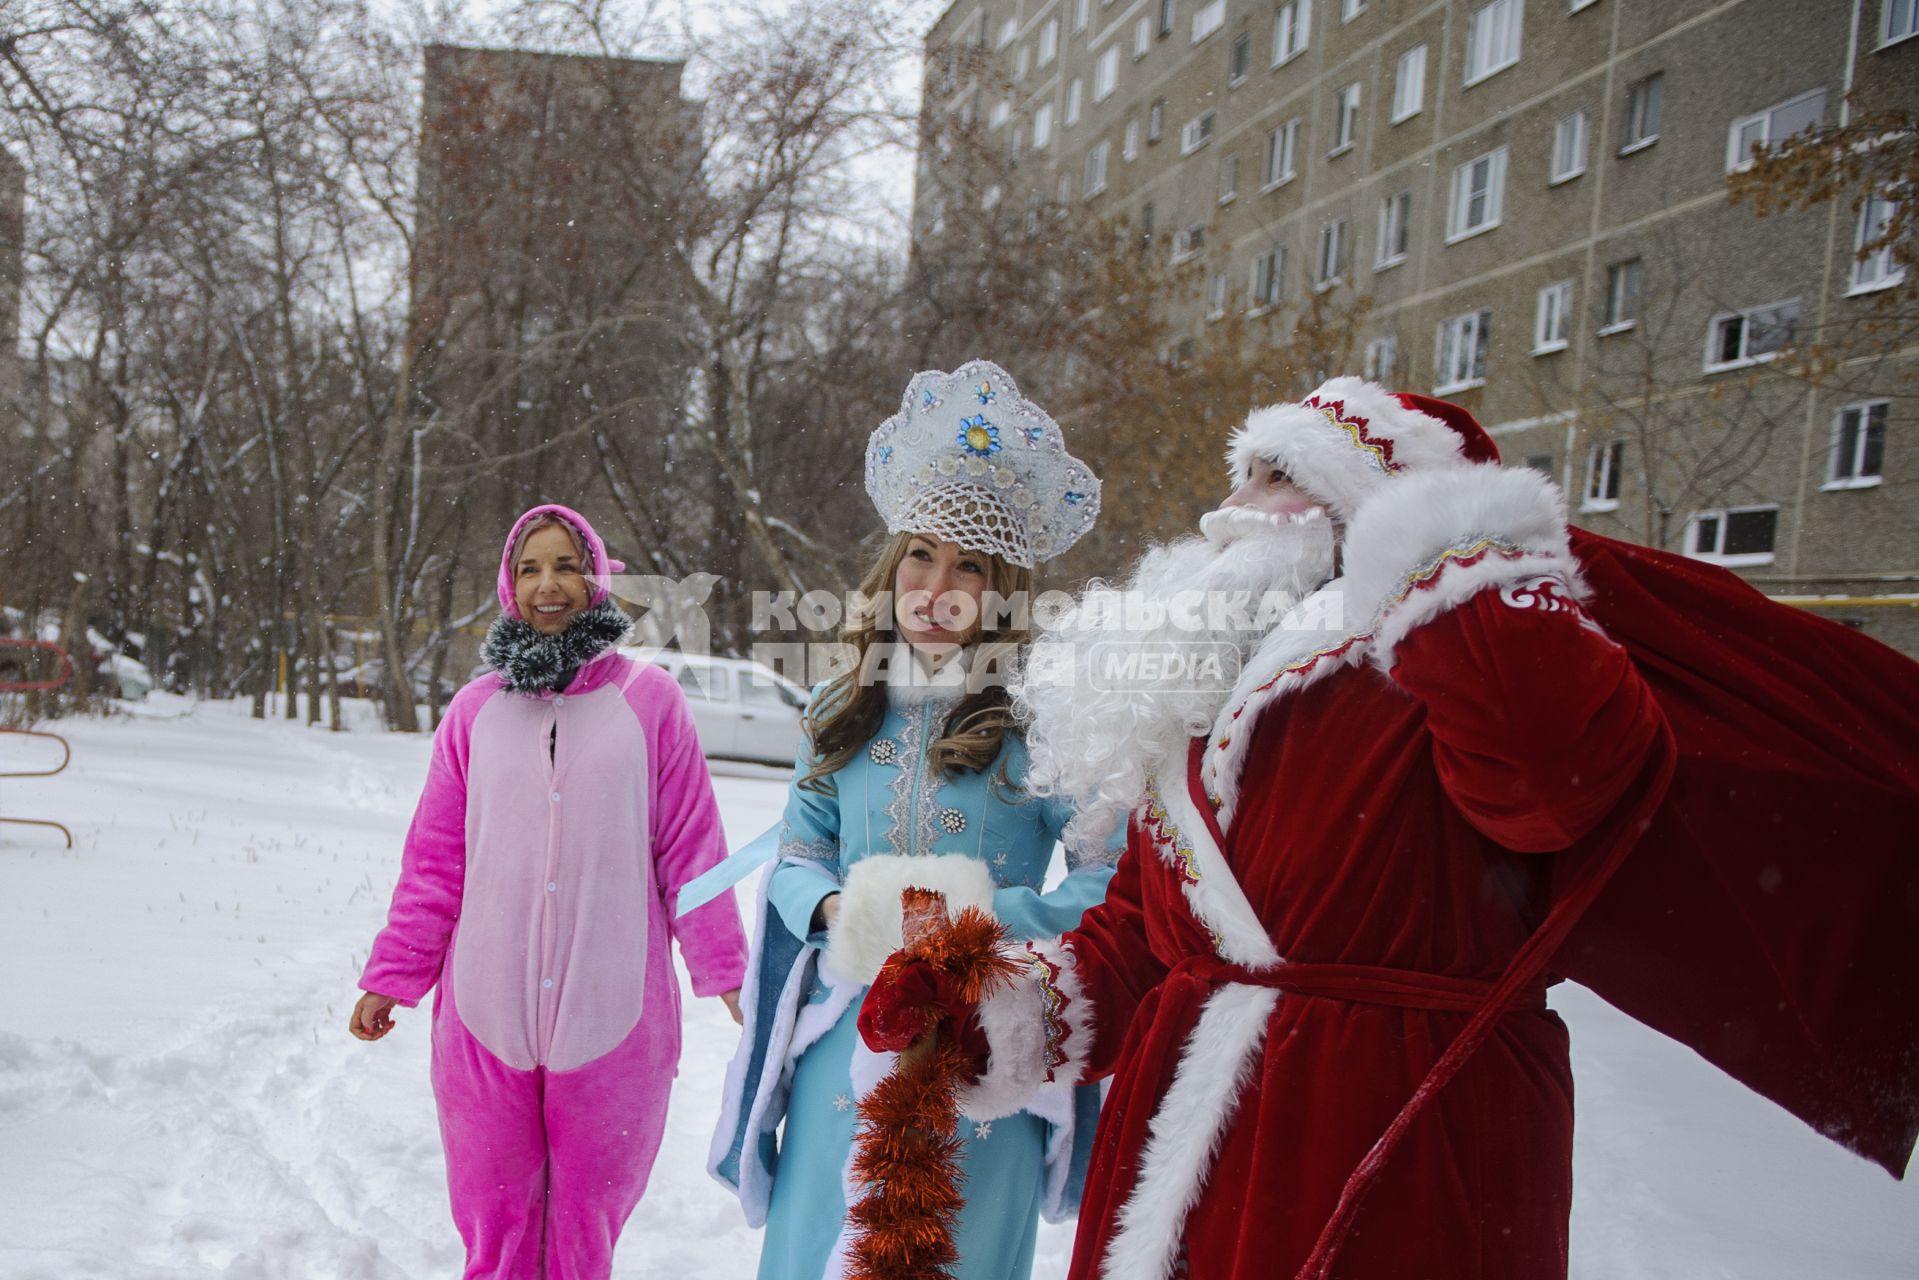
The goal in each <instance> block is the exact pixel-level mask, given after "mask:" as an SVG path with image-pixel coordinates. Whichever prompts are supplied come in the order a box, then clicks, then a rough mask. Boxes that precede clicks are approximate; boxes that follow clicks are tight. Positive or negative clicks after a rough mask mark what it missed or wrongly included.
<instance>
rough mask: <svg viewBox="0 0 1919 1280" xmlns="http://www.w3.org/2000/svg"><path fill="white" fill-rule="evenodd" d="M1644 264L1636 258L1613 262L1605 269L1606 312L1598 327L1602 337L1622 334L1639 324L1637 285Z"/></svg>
mask: <svg viewBox="0 0 1919 1280" xmlns="http://www.w3.org/2000/svg"><path fill="white" fill-rule="evenodd" d="M1643 274H1644V264H1643V263H1642V262H1641V261H1640V260H1639V259H1638V258H1631V259H1628V260H1627V261H1625V262H1615V263H1613V264H1612V265H1611V266H1609V267H1607V268H1606V311H1605V315H1604V317H1603V318H1602V322H1601V324H1600V326H1599V333H1600V336H1601V337H1604V336H1605V335H1606V334H1609V333H1623V332H1625V331H1626V330H1627V329H1630V328H1632V327H1633V326H1634V325H1635V324H1637V323H1639V285H1640V277H1641V276H1642V275H1643Z"/></svg>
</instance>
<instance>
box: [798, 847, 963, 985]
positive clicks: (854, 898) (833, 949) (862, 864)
mask: <svg viewBox="0 0 1919 1280" xmlns="http://www.w3.org/2000/svg"><path fill="white" fill-rule="evenodd" d="M906 889H931V890H934V891H935V892H938V893H943V894H945V895H946V910H947V913H948V914H949V915H958V914H959V913H960V911H961V910H962V909H963V908H966V907H978V908H979V909H980V910H982V911H984V912H986V914H988V915H991V914H993V873H992V872H991V871H990V870H988V869H987V866H986V864H985V863H983V862H981V861H979V859H977V858H970V857H968V856H966V855H965V854H963V853H942V854H936V855H933V856H930V857H919V858H909V857H904V856H902V855H900V854H893V853H885V854H879V855H876V856H874V857H871V858H862V859H860V860H859V861H858V862H856V863H854V864H853V866H852V869H851V870H849V871H848V872H847V873H846V877H845V880H844V882H843V883H842V884H841V886H840V912H839V917H838V918H837V919H835V920H834V921H833V928H832V930H831V932H830V933H829V934H828V935H827V940H826V958H827V962H828V963H830V964H831V965H832V966H833V970H834V972H835V973H838V974H840V975H841V976H842V977H844V978H846V979H847V980H848V981H851V982H853V983H854V984H856V985H858V986H862V987H864V986H870V985H872V982H873V979H874V978H876V977H878V976H879V972H880V966H881V965H883V964H885V963H886V957H888V956H890V955H892V954H893V953H894V952H895V951H898V950H899V949H900V929H901V925H902V921H903V913H902V911H901V909H900V893H901V892H902V891H903V890H906Z"/></svg>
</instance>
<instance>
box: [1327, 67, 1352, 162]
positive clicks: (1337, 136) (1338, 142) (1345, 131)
mask: <svg viewBox="0 0 1919 1280" xmlns="http://www.w3.org/2000/svg"><path fill="white" fill-rule="evenodd" d="M1358 132H1359V83H1358V82H1357V81H1355V82H1353V83H1352V84H1349V85H1347V86H1346V87H1345V88H1344V89H1341V90H1340V91H1339V96H1338V97H1337V98H1335V99H1334V100H1333V149H1332V150H1331V151H1328V152H1327V153H1326V154H1327V155H1329V156H1336V155H1339V154H1340V153H1341V152H1343V151H1350V150H1351V149H1352V145H1353V138H1354V136H1355V135H1357V134H1358Z"/></svg>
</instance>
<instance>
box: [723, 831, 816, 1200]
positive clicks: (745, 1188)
mask: <svg viewBox="0 0 1919 1280" xmlns="http://www.w3.org/2000/svg"><path fill="white" fill-rule="evenodd" d="M778 869H779V864H778V863H774V864H772V865H769V866H768V867H767V868H766V871H765V872H764V873H763V874H762V875H761V876H760V885H759V893H758V904H759V905H758V911H757V914H756V915H755V919H758V920H765V919H766V912H767V910H768V906H767V890H768V887H769V886H770V885H771V884H772V883H773V873H774V872H775V871H776V870H778ZM765 935H766V930H765V929H763V928H761V929H755V930H754V931H753V945H752V949H751V951H750V953H749V955H748V958H747V963H746V972H747V974H748V980H747V982H746V983H745V985H744V986H743V987H742V989H741V991H740V1020H741V1022H742V1023H743V1024H744V1030H743V1031H742V1032H741V1034H740V1043H739V1047H738V1048H737V1049H735V1050H734V1052H733V1060H732V1061H731V1062H729V1063H728V1064H727V1067H726V1089H725V1092H724V1093H723V1094H721V1097H722V1098H723V1099H724V1102H723V1103H722V1104H721V1109H720V1123H719V1125H718V1127H717V1128H715V1129H714V1131H713V1142H712V1146H711V1147H710V1148H709V1150H708V1152H707V1160H706V1171H707V1172H708V1173H709V1174H711V1175H713V1177H714V1179H715V1180H716V1181H719V1182H720V1183H721V1185H723V1186H725V1185H729V1184H727V1183H726V1181H725V1179H723V1178H721V1177H720V1174H719V1168H720V1162H721V1161H723V1160H725V1159H726V1157H727V1155H728V1154H729V1153H730V1152H731V1149H732V1139H733V1134H734V1131H735V1129H736V1128H737V1127H738V1123H739V1109H740V1107H741V1105H742V1104H744V1105H745V1107H746V1116H747V1149H746V1150H744V1151H742V1152H741V1153H740V1184H739V1186H738V1187H737V1188H734V1190H736V1191H738V1193H739V1197H740V1207H741V1208H742V1209H743V1210H744V1211H745V1212H746V1225H747V1226H749V1227H763V1226H765V1225H766V1213H767V1209H768V1207H769V1206H770V1205H771V1203H772V1198H773V1180H772V1179H771V1178H770V1177H768V1176H766V1171H765V1169H764V1167H763V1166H762V1165H761V1164H760V1163H759V1162H758V1161H757V1160H755V1159H753V1158H752V1151H751V1147H752V1143H753V1140H754V1138H755V1137H757V1135H759V1134H760V1133H761V1132H763V1131H764V1130H766V1129H768V1128H770V1127H772V1125H773V1124H777V1123H778V1121H777V1120H772V1121H771V1122H770V1123H769V1119H768V1118H769V1117H773V1116H778V1115H779V1114H780V1113H782V1112H783V1111H784V1110H785V1108H786V1095H787V1091H788V1088H789V1086H790V1085H791V1080H790V1078H789V1073H788V1072H787V1071H784V1070H781V1069H779V1068H777V1067H776V1066H775V1065H774V1064H776V1063H779V1062H782V1061H784V1060H785V1059H786V1056H787V1044H782V1043H780V1041H781V1038H782V1034H783V1033H785V1034H787V1035H790V1029H791V1028H792V1027H793V1024H794V1012H795V1011H796V1010H797V1009H799V1008H800V1002H801V1000H802V999H803V998H804V995H805V991H806V984H807V981H808V977H809V975H810V973H811V972H812V966H811V965H809V964H807V963H806V960H805V957H804V953H802V957H801V959H800V961H799V962H798V963H797V964H795V965H794V966H793V968H792V969H791V971H789V972H788V973H787V975H786V981H785V983H784V984H782V986H781V988H780V994H779V1005H778V1010H777V1013H776V1015H775V1017H774V1019H773V1024H772V1029H771V1030H770V1032H769V1033H768V1041H769V1043H768V1044H767V1046H766V1058H765V1062H764V1064H763V1065H762V1066H761V1068H760V1083H759V1088H758V1089H757V1090H755V1091H754V1096H753V1097H751V1098H742V1097H741V1094H742V1092H743V1091H744V1083H745V1078H746V1071H747V1068H748V1067H749V1066H750V1065H751V1059H752V1056H753V1041H752V1029H753V1028H754V1027H755V1026H757V1025H759V986H760V984H759V983H758V982H757V981H755V980H754V979H755V978H756V977H757V975H758V974H759V971H760V942H761V939H762V938H764V937H765ZM788 1043H790V1041H788Z"/></svg>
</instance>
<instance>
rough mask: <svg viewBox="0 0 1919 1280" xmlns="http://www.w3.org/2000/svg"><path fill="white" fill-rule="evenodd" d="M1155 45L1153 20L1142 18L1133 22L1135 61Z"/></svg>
mask: <svg viewBox="0 0 1919 1280" xmlns="http://www.w3.org/2000/svg"><path fill="white" fill-rule="evenodd" d="M1152 47H1153V20H1152V19H1151V18H1141V19H1140V20H1139V21H1138V22H1136V23H1134V24H1133V61H1135V62H1138V61H1139V60H1140V59H1141V58H1143V57H1145V56H1146V51H1147V50H1148V49H1151V48H1152Z"/></svg>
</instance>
